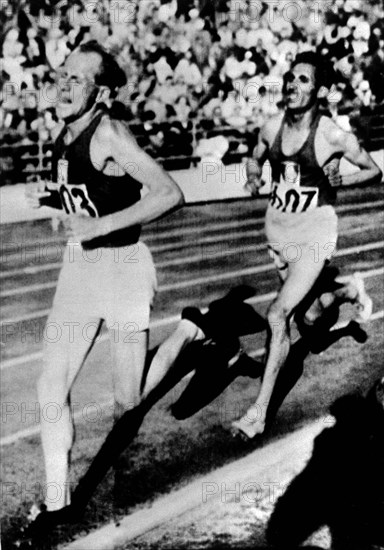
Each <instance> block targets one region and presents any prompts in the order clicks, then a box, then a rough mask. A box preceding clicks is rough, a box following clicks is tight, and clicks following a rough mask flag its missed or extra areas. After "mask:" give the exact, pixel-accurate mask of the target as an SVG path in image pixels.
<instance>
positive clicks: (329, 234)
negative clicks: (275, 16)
mask: <svg viewBox="0 0 384 550" xmlns="http://www.w3.org/2000/svg"><path fill="white" fill-rule="evenodd" d="M329 75H330V72H329V70H328V68H327V67H326V66H325V64H324V62H323V59H322V58H321V57H318V56H317V55H316V54H315V53H313V52H305V53H302V54H299V55H298V56H297V57H296V59H295V61H294V62H293V65H292V68H291V70H290V72H289V73H288V74H287V75H286V76H285V90H284V92H285V98H286V109H285V112H284V113H283V114H279V115H276V116H275V117H273V118H272V119H270V120H269V121H268V122H267V123H266V124H265V126H264V127H263V128H262V129H261V130H260V134H259V140H258V145H257V146H256V148H255V151H254V158H253V159H252V160H251V161H250V162H249V163H248V167H247V174H248V183H247V188H248V189H249V190H250V191H251V192H254V193H257V190H258V188H259V187H260V186H261V185H262V182H261V174H262V166H263V164H264V162H265V161H266V160H267V159H269V160H270V163H271V167H272V180H273V183H272V186H273V187H272V192H271V195H270V201H269V205H268V209H267V213H266V222H265V226H266V234H267V240H268V246H269V249H270V251H271V254H272V257H273V258H274V260H275V262H276V265H277V267H278V269H279V274H280V277H281V280H282V282H283V284H282V287H281V289H280V291H279V293H278V296H277V298H276V299H275V300H274V302H273V303H272V305H271V306H270V308H269V312H268V323H269V328H270V336H269V345H268V358H267V363H266V368H265V374H264V377H263V381H262V384H261V387H260V391H259V393H258V396H257V399H256V401H255V403H254V405H252V406H251V407H250V409H249V410H248V411H247V413H246V414H245V415H244V416H243V417H242V418H241V419H240V420H239V421H236V422H234V423H233V430H234V431H235V433H241V434H245V435H246V436H247V437H254V436H255V435H257V434H261V433H262V432H263V431H264V428H265V422H266V411H267V408H268V404H269V402H270V399H271V395H272V392H273V388H274V385H275V381H276V379H277V376H278V373H279V371H280V369H281V367H282V366H283V364H284V362H285V360H286V358H287V356H288V353H289V349H290V345H291V344H290V320H291V317H292V315H293V313H294V312H295V310H296V308H297V307H298V306H299V304H300V303H301V302H302V301H303V300H304V298H305V297H306V296H307V295H308V294H309V292H310V291H311V289H312V288H313V286H314V284H315V282H316V280H317V279H318V277H319V274H320V273H321V272H322V270H323V268H324V265H325V264H326V262H327V261H328V260H329V259H330V258H331V257H332V255H333V253H334V252H335V249H336V241H337V216H336V213H335V210H334V208H333V204H334V203H335V200H336V189H335V188H336V187H337V186H339V185H350V184H357V183H365V182H366V183H368V182H369V183H372V182H374V181H377V182H379V181H381V178H382V174H381V171H380V169H379V167H378V166H377V165H376V164H375V162H374V161H373V160H372V158H371V157H370V156H369V155H368V153H367V152H366V151H365V150H364V149H362V148H361V147H360V145H359V143H358V140H357V139H356V137H355V136H354V135H352V134H349V133H346V132H344V131H343V130H342V129H341V128H340V127H339V126H337V125H336V124H335V123H334V122H333V121H332V120H331V119H330V118H329V117H327V116H323V115H322V114H321V113H320V111H319V100H320V99H321V98H325V97H327V95H328V93H329V89H330V86H331V84H332V82H330V80H329ZM342 157H344V158H345V159H347V160H348V161H349V162H351V163H352V164H353V165H355V166H357V167H358V168H359V169H360V170H359V171H357V172H354V173H352V174H349V175H346V176H341V175H340V173H339V164H340V159H341V158H342ZM322 298H323V300H324V302H325V303H323V304H321V300H320V301H319V300H317V301H316V302H315V303H314V304H313V306H312V307H311V308H310V310H309V311H308V312H307V319H308V321H309V322H313V321H314V320H315V319H316V318H317V317H318V315H319V314H320V313H321V309H322V307H324V306H327V305H329V304H330V303H331V302H332V301H333V300H342V301H351V302H355V303H356V304H357V305H358V306H360V309H361V311H360V319H361V320H366V318H367V317H369V314H370V310H371V307H372V303H371V301H370V299H369V297H368V296H367V294H366V292H365V290H364V284H363V280H362V278H361V277H359V276H354V277H351V278H350V279H349V281H347V283H346V284H345V286H344V287H343V288H342V289H340V290H339V291H336V292H334V293H328V295H326V296H324V297H322Z"/></svg>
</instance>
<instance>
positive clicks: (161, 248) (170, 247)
mask: <svg viewBox="0 0 384 550" xmlns="http://www.w3.org/2000/svg"><path fill="white" fill-rule="evenodd" d="M372 205H377V206H381V205H384V200H383V201H375V202H367V203H362V204H361V205H354V207H353V209H355V208H356V207H360V208H364V207H367V206H368V207H370V206H372ZM350 209H351V205H344V206H340V207H339V208H337V209H336V210H337V211H338V212H342V211H348V210H350ZM252 224H256V225H260V224H261V225H264V219H261V220H256V221H252V220H243V221H234V222H229V223H227V224H213V225H208V226H205V227H203V229H202V228H201V227H197V228H190V229H188V231H184V230H183V229H181V230H179V231H177V232H175V231H172V232H169V234H167V233H166V232H164V233H161V234H159V235H156V238H158V239H159V240H164V238H166V237H167V236H168V237H169V236H180V234H181V233H182V235H183V236H185V235H186V234H188V233H192V232H193V233H195V232H196V233H199V234H201V232H202V230H203V231H207V232H208V231H211V230H212V228H213V227H214V228H215V229H214V230H216V227H217V229H218V230H219V229H220V230H221V231H226V230H227V229H231V228H234V229H236V228H239V227H246V226H248V225H252ZM376 227H377V224H374V225H366V226H362V227H360V228H353V229H350V230H349V231H345V232H341V233H340V235H353V234H354V233H359V232H360V231H367V230H369V229H372V228H376ZM262 234H264V231H263V230H255V229H250V230H248V231H242V232H240V233H239V232H236V233H233V234H232V235H231V237H230V238H231V239H232V240H237V239H240V238H243V237H244V236H248V237H249V236H260V235H262ZM143 238H144V240H146V239H149V238H150V237H149V236H148V235H145V234H143ZM226 240H228V235H226V236H224V237H220V236H216V237H205V238H204V237H203V238H201V239H199V243H198V244H199V245H200V244H211V243H218V242H225V241H226ZM5 244H6V243H5ZM36 244H38V246H39V247H40V248H41V246H42V245H43V246H44V249H42V250H45V248H47V243H45V242H44V243H36ZM49 244H50V243H49V241H48V245H49ZM51 244H52V243H51ZM30 246H31V245H27V246H26V247H24V248H23V246H18V247H10V248H9V249H8V248H6V247H4V243H3V255H6V256H5V257H6V258H7V261H8V262H10V261H11V260H12V259H15V258H17V256H19V254H20V252H21V253H23V255H24V256H25V255H26V253H27V252H26V251H27V250H29V248H28V247H30ZM61 246H62V248H63V249H64V248H65V241H62V242H61ZM40 248H39V250H40ZM150 248H151V251H152V253H154V254H155V253H157V252H166V251H174V250H182V249H183V248H185V243H173V244H172V243H168V244H164V245H158V246H156V245H150ZM13 249H14V250H16V251H17V250H18V251H19V253H17V254H15V253H13V254H11V255H9V254H8V252H11V251H12V250H13ZM47 252H48V251H46V253H47ZM56 252H57V249H56ZM230 254H234V252H231V253H230ZM61 255H62V254H61ZM216 256H218V255H216ZM218 257H220V256H218ZM191 258H192V259H187V260H186V263H188V262H192V261H201V260H202V259H204V258H203V254H199V255H195V256H192V257H191ZM177 261H178V260H177V259H176V260H169V261H165V262H161V267H166V266H167V265H169V266H172V265H178V264H177ZM61 265H62V262H53V263H49V264H46V265H43V266H41V267H40V266H28V267H24V268H20V269H14V270H9V271H2V272H0V279H2V278H6V277H15V276H18V275H23V274H26V275H29V274H35V273H38V272H39V271H50V270H54V269H58V268H60V266H61Z"/></svg>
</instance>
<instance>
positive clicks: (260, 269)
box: [0, 241, 384, 325]
mask: <svg viewBox="0 0 384 550" xmlns="http://www.w3.org/2000/svg"><path fill="white" fill-rule="evenodd" d="M383 244H384V241H379V242H378V243H368V244H365V245H359V246H355V247H350V248H345V249H342V250H339V251H338V252H337V253H336V256H346V255H348V254H354V253H356V252H364V251H369V250H374V249H376V248H381V247H382V246H383ZM274 269H275V268H274V265H273V264H267V265H261V266H257V267H255V268H248V269H245V270H239V271H234V272H233V271H232V272H228V273H226V274H225V275H223V274H222V275H221V276H220V277H217V276H210V277H204V278H199V279H193V280H191V281H182V282H180V283H173V284H172V285H162V286H160V287H159V289H158V292H164V290H165V289H166V290H170V289H171V290H175V289H178V288H186V287H188V286H194V285H199V284H204V283H206V282H210V281H220V280H224V279H230V278H233V277H237V276H241V275H249V274H257V273H263V272H266V271H270V270H274ZM55 284H56V283H55ZM39 286H41V285H39ZM44 288H47V287H44ZM40 290H42V289H41V288H40ZM50 311H51V308H47V309H43V310H39V311H35V312H31V313H26V314H24V315H20V316H18V317H13V318H8V319H4V320H3V321H1V323H0V325H10V324H12V323H13V324H17V323H21V322H25V321H31V320H33V319H39V318H41V317H46V316H47V315H48V314H49V312H50Z"/></svg>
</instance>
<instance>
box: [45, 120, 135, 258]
mask: <svg viewBox="0 0 384 550" xmlns="http://www.w3.org/2000/svg"><path fill="white" fill-rule="evenodd" d="M103 115H105V113H104V112H101V113H100V114H99V115H97V116H96V117H95V118H94V119H93V120H92V121H91V123H90V124H89V126H88V127H87V128H85V129H84V130H83V131H82V132H81V134H80V135H79V136H78V137H77V138H76V139H75V140H74V141H73V142H72V143H71V144H69V145H65V143H64V135H65V133H66V128H64V129H63V130H62V132H61V133H60V135H59V136H58V138H57V140H56V142H55V145H54V149H53V153H52V181H53V182H55V185H54V187H55V188H56V184H57V189H55V191H53V192H52V193H51V197H49V200H48V201H44V203H45V204H49V205H50V206H54V207H56V208H61V209H62V210H65V211H66V213H67V214H72V213H73V214H75V213H82V214H85V215H88V216H91V217H99V216H106V215H108V214H112V213H114V212H118V211H120V210H123V209H125V208H128V207H129V206H131V205H132V204H135V203H136V202H137V201H139V200H140V197H141V194H140V191H141V188H142V185H141V183H140V182H138V181H137V180H135V179H134V178H133V177H131V176H130V175H129V174H124V175H123V176H113V175H106V174H103V172H102V171H101V170H102V167H101V166H100V169H96V168H95V167H94V165H93V164H92V161H91V158H90V143H91V139H92V136H93V135H94V133H95V131H96V128H97V127H98V125H99V123H100V120H101V117H102V116H103ZM49 187H50V186H49ZM49 190H51V189H49ZM140 231H141V226H139V225H137V226H133V227H128V228H124V229H119V230H118V231H114V232H112V233H110V234H109V235H105V236H103V237H97V238H96V239H92V240H91V241H87V242H86V243H83V247H84V248H88V249H89V248H98V247H115V246H127V245H131V244H134V243H136V242H137V241H138V239H139V237H140Z"/></svg>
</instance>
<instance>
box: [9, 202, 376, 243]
mask: <svg viewBox="0 0 384 550" xmlns="http://www.w3.org/2000/svg"><path fill="white" fill-rule="evenodd" d="M375 206H376V207H380V206H384V200H382V199H381V200H375V201H367V202H360V203H351V204H344V205H340V206H337V207H336V208H335V210H336V212H349V211H353V210H356V209H357V210H362V209H364V208H372V207H375ZM264 213H265V211H264V210H263V211H261V212H258V215H259V216H261V217H260V219H254V220H252V219H249V218H247V219H245V220H240V221H229V222H225V221H223V222H220V223H216V224H207V225H205V226H203V230H207V231H208V232H209V231H220V230H226V229H232V228H233V229H236V228H237V227H246V226H248V225H252V224H256V225H259V224H264ZM251 215H252V213H251V212H250V213H249V216H251ZM175 223H176V222H175ZM201 231H202V228H201V226H198V227H196V226H195V225H194V226H192V227H185V228H181V229H180V228H179V227H175V229H170V230H165V231H163V232H161V230H160V231H159V232H158V231H156V232H155V230H151V229H150V226H147V228H146V230H145V231H143V237H144V238H146V239H154V240H163V239H164V238H172V237H177V236H179V235H180V232H182V234H183V236H185V235H188V234H191V235H194V234H201ZM65 243H66V241H65V239H62V240H58V239H57V238H56V237H48V238H46V239H44V241H43V242H41V241H36V242H32V243H25V245H23V246H24V247H30V246H38V247H41V246H44V247H47V246H55V247H57V246H65ZM4 244H6V245H9V246H6V248H5V250H4V252H9V253H12V251H14V252H18V251H19V250H20V248H21V246H20V245H19V244H17V243H15V242H14V241H10V242H8V243H6V242H4V240H3V245H4ZM151 248H152V247H151Z"/></svg>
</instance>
